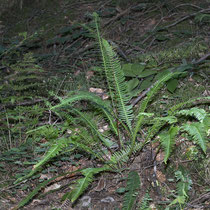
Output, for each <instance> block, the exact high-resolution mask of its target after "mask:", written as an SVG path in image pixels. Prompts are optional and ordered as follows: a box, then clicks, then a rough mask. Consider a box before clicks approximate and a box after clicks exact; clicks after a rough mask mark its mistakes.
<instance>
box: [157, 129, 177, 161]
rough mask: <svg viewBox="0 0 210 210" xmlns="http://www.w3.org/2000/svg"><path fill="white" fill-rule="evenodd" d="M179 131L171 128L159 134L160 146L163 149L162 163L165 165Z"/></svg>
mask: <svg viewBox="0 0 210 210" xmlns="http://www.w3.org/2000/svg"><path fill="white" fill-rule="evenodd" d="M178 131H179V128H178V127H173V126H171V128H170V129H169V131H167V132H163V133H161V134H160V141H161V145H162V146H163V148H164V152H165V157H164V163H165V164H166V163H167V160H168V158H169V156H170V154H171V152H172V149H173V146H174V144H175V139H174V138H175V136H176V135H177V133H178Z"/></svg>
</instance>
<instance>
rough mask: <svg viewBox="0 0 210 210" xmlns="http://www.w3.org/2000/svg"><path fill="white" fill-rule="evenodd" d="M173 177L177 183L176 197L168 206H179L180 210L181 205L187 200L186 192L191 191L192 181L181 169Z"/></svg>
mask: <svg viewBox="0 0 210 210" xmlns="http://www.w3.org/2000/svg"><path fill="white" fill-rule="evenodd" d="M175 177H176V181H177V196H176V199H174V200H173V201H172V202H171V203H170V205H169V206H171V205H175V204H179V206H180V208H181V209H182V205H184V204H185V203H186V199H187V198H188V192H189V190H190V189H191V186H192V180H191V178H190V177H189V175H188V174H187V173H186V171H185V172H184V170H183V169H181V170H178V171H176V172H175Z"/></svg>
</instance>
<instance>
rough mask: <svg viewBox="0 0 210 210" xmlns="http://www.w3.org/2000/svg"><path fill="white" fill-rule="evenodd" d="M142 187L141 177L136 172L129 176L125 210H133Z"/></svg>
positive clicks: (124, 202) (124, 203) (124, 200)
mask: <svg viewBox="0 0 210 210" xmlns="http://www.w3.org/2000/svg"><path fill="white" fill-rule="evenodd" d="M139 187H140V177H139V175H138V173H137V172H136V171H131V172H130V173H129V174H128V180H127V187H126V191H127V192H126V194H125V196H124V199H123V207H122V209H123V210H132V209H133V206H134V202H135V200H136V197H137V195H138V190H139Z"/></svg>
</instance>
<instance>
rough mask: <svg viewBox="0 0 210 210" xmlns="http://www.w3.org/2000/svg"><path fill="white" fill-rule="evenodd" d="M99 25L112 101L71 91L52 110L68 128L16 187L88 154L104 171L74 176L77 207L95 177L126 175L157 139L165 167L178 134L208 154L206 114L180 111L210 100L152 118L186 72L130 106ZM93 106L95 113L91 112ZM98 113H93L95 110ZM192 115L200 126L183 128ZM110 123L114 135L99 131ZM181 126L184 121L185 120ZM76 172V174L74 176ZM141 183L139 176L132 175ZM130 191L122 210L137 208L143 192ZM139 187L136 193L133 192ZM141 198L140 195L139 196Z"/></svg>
mask: <svg viewBox="0 0 210 210" xmlns="http://www.w3.org/2000/svg"><path fill="white" fill-rule="evenodd" d="M94 20H95V28H94V32H95V34H94V35H95V37H96V38H97V40H98V44H99V48H100V53H101V57H102V64H103V69H104V73H105V76H106V82H107V88H108V90H109V97H110V100H107V101H106V100H102V99H101V98H100V97H99V96H97V95H95V94H93V93H90V92H85V91H72V92H70V93H69V94H68V97H66V98H61V97H57V98H58V99H59V100H60V103H59V104H57V105H55V106H51V107H50V110H51V111H52V112H54V113H55V114H56V115H57V116H59V118H60V119H65V123H64V125H65V126H64V128H63V130H62V132H61V133H60V135H59V137H58V138H56V139H53V140H51V145H50V148H49V150H48V152H47V153H46V155H45V156H44V157H43V158H42V160H40V161H39V162H38V163H37V164H36V165H34V167H33V169H32V170H31V172H30V173H29V174H28V175H27V176H24V177H21V178H19V179H18V180H17V181H16V182H15V183H19V182H21V181H23V180H25V179H28V178H30V177H31V176H33V175H34V174H35V173H36V172H38V171H40V170H41V169H42V167H43V166H44V165H45V164H46V163H47V162H49V161H50V160H52V159H53V158H54V157H56V156H58V155H59V154H61V153H62V154H63V153H65V151H71V152H73V151H75V150H82V151H84V152H85V153H87V154H89V155H90V156H91V157H92V158H94V159H95V160H96V161H99V162H100V164H101V167H99V168H85V169H81V170H79V171H75V173H77V172H78V173H81V175H82V178H80V179H78V180H77V181H76V182H75V184H74V185H73V186H71V189H72V190H71V191H70V192H69V193H67V194H66V195H65V196H64V199H69V200H70V201H71V202H72V203H74V202H75V201H76V200H77V199H78V198H79V197H80V195H81V194H82V193H83V192H84V191H85V190H86V189H87V188H88V186H89V185H90V184H91V183H92V182H93V181H94V176H95V175H96V174H99V173H101V172H104V171H114V172H118V171H121V170H123V168H124V166H125V164H127V163H128V160H130V158H132V157H133V156H135V154H136V152H139V151H141V149H142V148H143V147H144V146H145V145H146V144H147V143H149V142H150V141H153V140H154V138H155V136H157V135H159V137H160V142H161V145H162V147H163V149H164V151H165V158H164V162H165V163H167V160H168V159H169V158H170V155H171V154H172V151H173V147H174V144H175V139H176V135H177V134H178V132H188V133H189V135H190V136H192V140H193V141H195V143H196V144H197V145H198V146H199V147H200V148H201V149H202V151H203V152H204V153H206V141H207V140H206V138H205V134H206V133H205V132H206V130H207V126H206V124H205V120H206V118H207V113H206V112H205V110H203V109H200V108H192V109H186V110H181V111H180V109H182V107H183V106H192V105H193V103H194V102H197V101H199V102H200V103H201V102H205V101H208V100H209V99H210V97H206V98H197V99H192V100H189V101H186V102H183V103H180V104H177V105H176V106H175V107H172V108H171V109H170V110H169V111H168V116H166V117H156V116H155V113H147V112H146V109H147V107H148V105H149V102H150V101H151V100H152V98H153V96H154V95H155V94H156V93H157V92H158V91H159V90H160V89H161V88H162V87H163V85H164V83H165V82H166V81H168V80H169V79H171V78H173V77H175V76H177V75H179V74H181V72H170V71H169V72H168V73H167V74H164V75H162V77H161V78H160V79H159V80H158V81H157V82H156V83H155V84H154V85H153V86H152V88H151V89H150V91H149V92H148V93H147V96H146V97H145V98H144V100H143V101H142V102H141V104H140V106H139V108H138V110H135V109H134V107H133V106H132V105H131V103H130V100H131V98H132V95H131V94H130V93H129V91H128V88H127V83H126V81H125V76H124V73H123V71H122V69H121V65H120V62H119V59H118V57H117V54H116V53H115V51H114V49H113V47H112V46H111V45H110V44H109V43H108V41H107V40H105V39H103V38H102V37H101V35H100V32H99V24H98V15H97V14H96V13H94ZM79 101H87V102H89V105H88V107H86V109H83V107H82V106H81V104H80V103H78V102H79ZM90 107H92V109H91V108H90ZM93 109H94V110H95V111H94V112H93V111H92V110H93ZM180 115H181V116H186V117H188V116H190V117H191V116H192V117H195V119H197V120H198V122H192V123H191V124H188V123H187V122H185V121H183V122H184V123H183V124H181V125H180V124H179V116H180ZM148 120H149V121H150V123H149V126H147V131H146V135H144V136H142V135H141V134H140V131H141V130H142V129H144V128H145V125H146V124H147V123H148ZM104 123H108V125H109V131H107V132H104V133H102V132H100V131H99V126H98V125H99V124H104ZM181 123H182V121H181ZM45 129H47V127H46V126H42V127H41V128H38V129H35V130H34V132H40V131H43V130H45ZM71 173H72V172H71ZM132 176H134V178H135V179H136V180H138V179H139V177H138V175H137V174H136V173H132V174H130V176H129V177H132ZM129 180H130V181H129V182H128V192H127V193H126V199H125V200H124V203H123V205H124V207H123V209H132V208H133V204H134V197H133V193H134V191H135V190H136V191H138V189H137V188H135V187H134V186H133V184H132V181H131V179H130V178H129ZM48 183H49V182H45V183H42V184H40V185H39V186H38V188H36V189H35V190H34V191H33V192H32V193H31V194H29V196H28V197H27V198H25V199H24V200H23V201H22V202H21V203H19V205H18V207H21V206H24V205H25V204H26V203H27V202H28V201H29V200H30V199H31V198H32V197H33V196H34V195H36V194H37V193H38V191H39V190H38V189H41V188H42V187H44V186H46V185H47V184H48ZM133 187H134V188H133ZM136 193H138V192H136Z"/></svg>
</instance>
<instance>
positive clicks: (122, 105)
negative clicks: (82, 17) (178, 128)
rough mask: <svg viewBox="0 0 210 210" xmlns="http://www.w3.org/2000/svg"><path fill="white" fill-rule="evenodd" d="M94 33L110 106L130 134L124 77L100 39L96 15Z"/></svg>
mask: <svg viewBox="0 0 210 210" xmlns="http://www.w3.org/2000/svg"><path fill="white" fill-rule="evenodd" d="M94 17H95V24H96V33H97V37H98V42H99V46H100V51H101V56H102V61H103V66H104V71H105V74H106V79H107V84H108V88H109V92H110V97H111V98H112V105H113V108H115V105H116V107H117V113H118V115H119V116H118V117H119V119H121V120H122V121H123V122H125V123H126V125H127V126H128V128H129V129H130V132H131V131H132V126H131V121H132V119H133V110H132V105H128V103H129V101H130V99H131V98H130V94H129V93H128V88H127V83H126V82H125V76H124V73H123V71H122V69H121V66H120V61H119V59H118V58H117V54H116V53H115V52H114V50H113V48H112V46H111V45H110V44H109V43H108V41H106V40H105V39H103V38H101V35H100V32H99V27H98V15H97V14H96V13H94Z"/></svg>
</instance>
